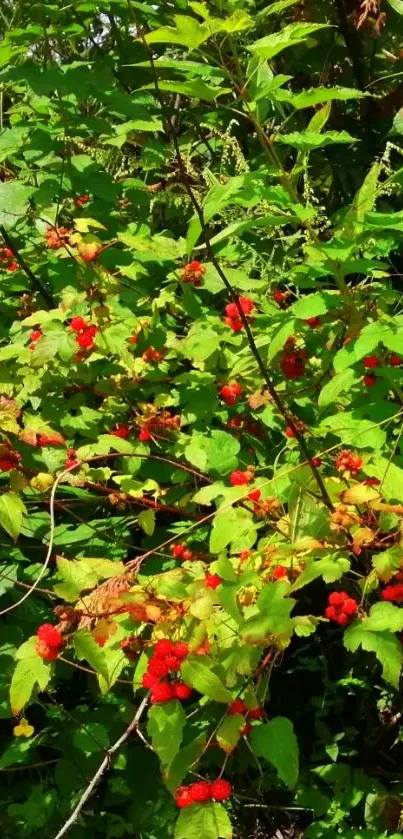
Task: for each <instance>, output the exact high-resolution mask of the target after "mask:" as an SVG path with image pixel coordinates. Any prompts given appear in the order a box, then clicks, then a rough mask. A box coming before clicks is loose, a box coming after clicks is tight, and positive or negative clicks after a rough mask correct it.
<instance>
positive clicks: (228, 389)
mask: <svg viewBox="0 0 403 839" xmlns="http://www.w3.org/2000/svg"><path fill="white" fill-rule="evenodd" d="M219 393H220V396H221V399H223V401H224V402H225V404H226V405H235V403H236V401H237V399H238V397H239V396H240V395H241V393H242V387H241V385H239V384H238V383H237V382H230V383H229V384H228V385H223V387H222V388H220V391H219Z"/></svg>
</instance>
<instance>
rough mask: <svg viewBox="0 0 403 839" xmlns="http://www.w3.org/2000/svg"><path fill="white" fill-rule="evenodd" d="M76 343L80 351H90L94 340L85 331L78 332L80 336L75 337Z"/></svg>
mask: <svg viewBox="0 0 403 839" xmlns="http://www.w3.org/2000/svg"><path fill="white" fill-rule="evenodd" d="M76 341H77V344H78V346H79V347H81V349H82V350H90V349H92V347H93V346H94V338H93V336H92V335H91V334H90V333H89V332H88V331H87V330H86V331H85V332H80V334H79V335H77V336H76Z"/></svg>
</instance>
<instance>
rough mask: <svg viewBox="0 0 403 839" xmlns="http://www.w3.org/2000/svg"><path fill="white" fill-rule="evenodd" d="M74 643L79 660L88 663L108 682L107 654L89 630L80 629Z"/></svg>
mask: <svg viewBox="0 0 403 839" xmlns="http://www.w3.org/2000/svg"><path fill="white" fill-rule="evenodd" d="M73 643H74V649H75V651H76V655H77V658H78V659H79V660H80V661H83V660H85V661H88V664H89V665H90V667H92V668H93V670H95V672H96V673H100V674H101V675H102V676H104V678H105V679H106V680H108V667H107V664H106V658H105V652H104V650H102V649H101V647H99V646H98V644H97V643H96V642H95V641H94V639H93V637H92V635H91V634H90V633H89V632H88V629H79V630H78V632H76V633H75V635H74V640H73Z"/></svg>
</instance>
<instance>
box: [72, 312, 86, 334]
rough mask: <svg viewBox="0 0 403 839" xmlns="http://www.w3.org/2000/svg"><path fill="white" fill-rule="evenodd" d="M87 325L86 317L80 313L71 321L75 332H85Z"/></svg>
mask: <svg viewBox="0 0 403 839" xmlns="http://www.w3.org/2000/svg"><path fill="white" fill-rule="evenodd" d="M87 326H88V324H87V322H86V321H85V320H84V318H82V317H80V316H78V315H77V316H76V317H74V318H72V319H71V321H70V329H72V330H73V332H83V331H84V329H86V327H87Z"/></svg>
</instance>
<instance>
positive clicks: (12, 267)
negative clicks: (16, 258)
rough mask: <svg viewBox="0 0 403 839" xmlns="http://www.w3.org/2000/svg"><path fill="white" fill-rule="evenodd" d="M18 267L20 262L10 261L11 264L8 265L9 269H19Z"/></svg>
mask: <svg viewBox="0 0 403 839" xmlns="http://www.w3.org/2000/svg"><path fill="white" fill-rule="evenodd" d="M18 268H19V265H18V262H10V263H9V265H7V271H17V269H18Z"/></svg>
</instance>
